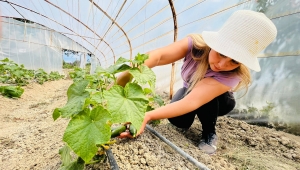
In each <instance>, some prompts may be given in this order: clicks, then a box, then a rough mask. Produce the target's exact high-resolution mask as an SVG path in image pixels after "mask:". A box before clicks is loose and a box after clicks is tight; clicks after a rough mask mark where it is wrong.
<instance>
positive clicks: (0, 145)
mask: <svg viewBox="0 0 300 170" xmlns="http://www.w3.org/2000/svg"><path fill="white" fill-rule="evenodd" d="M71 84H72V81H71V80H59V81H53V82H46V83H44V84H43V85H39V84H35V83H31V84H29V85H28V86H26V87H24V89H25V92H24V94H23V95H22V96H21V98H19V99H9V98H5V97H3V96H0V103H1V105H0V107H1V108H0V121H1V123H0V169H5V170H16V169H20V170H23V169H43V170H47V169H49V170H55V169H59V167H60V165H61V160H60V155H59V154H58V150H59V149H60V148H61V147H62V146H63V145H64V143H63V142H62V135H63V133H64V130H65V128H66V126H67V124H68V120H67V119H62V118H59V119H58V120H56V121H53V119H52V112H53V110H54V109H55V108H57V107H62V106H63V105H64V104H65V103H66V101H67V97H66V91H67V88H68V87H69V86H70V85H71ZM151 126H152V127H153V128H154V129H155V130H156V131H157V132H159V133H160V134H161V135H163V136H164V137H165V138H167V139H168V140H170V141H171V142H173V143H174V144H175V145H176V146H178V147H180V148H181V149H182V150H184V151H185V152H186V153H188V154H189V155H190V156H192V157H193V158H195V159H196V160H197V161H199V162H201V163H203V164H205V165H206V166H207V167H208V168H210V169H216V170H222V169H224V170H228V169H229V170H230V169H272V170H285V169H286V170H300V137H299V136H295V135H291V134H288V133H285V132H281V131H276V130H274V129H269V128H265V127H259V126H255V125H249V124H247V123H245V122H243V121H240V120H235V119H232V118H230V117H220V118H219V119H218V122H217V135H218V150H217V152H216V154H214V155H207V154H205V153H203V152H202V151H201V150H199V149H198V148H197V144H198V141H199V140H200V134H201V124H200V123H199V121H198V120H197V119H195V123H194V124H193V126H192V127H191V128H190V129H189V130H188V131H187V132H184V133H183V132H180V131H178V130H176V129H175V128H174V127H172V126H171V125H170V124H169V123H168V121H167V120H161V123H160V124H159V125H156V126H154V125H151ZM111 150H112V152H113V154H114V157H115V159H116V161H117V162H118V166H119V168H120V169H122V170H129V169H130V170H131V169H134V170H135V169H153V170H156V169H157V170H161V169H163V170H164V169H174V170H175V169H176V170H177V169H178V170H179V169H180V170H181V169H197V167H196V166H195V165H193V164H192V163H190V162H189V161H187V160H186V159H184V158H183V157H182V156H181V155H179V154H178V153H177V152H175V151H174V150H173V149H172V148H171V147H170V146H168V145H167V144H166V143H164V142H162V141H161V140H160V139H158V138H157V137H156V136H155V135H153V134H152V133H151V132H149V131H148V130H145V132H144V133H143V134H142V135H140V136H139V137H137V138H135V139H117V142H116V144H114V145H112V146H111ZM86 169H91V170H94V169H110V166H109V163H108V161H107V162H106V163H101V164H94V165H89V166H86Z"/></svg>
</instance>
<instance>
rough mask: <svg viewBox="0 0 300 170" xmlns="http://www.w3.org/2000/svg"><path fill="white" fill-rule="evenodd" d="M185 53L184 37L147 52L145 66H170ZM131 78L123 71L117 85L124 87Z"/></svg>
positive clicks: (186, 48) (186, 47)
mask: <svg viewBox="0 0 300 170" xmlns="http://www.w3.org/2000/svg"><path fill="white" fill-rule="evenodd" d="M187 52H188V38H187V37H186V38H184V39H182V40H180V41H176V42H174V43H172V44H170V45H168V46H165V47H162V48H158V49H156V50H153V51H150V52H148V53H147V54H148V55H149V58H148V59H147V60H146V61H145V65H146V66H148V67H149V68H153V67H155V66H160V65H166V64H170V63H173V62H175V61H177V60H180V59H182V58H183V57H185V55H186V54H187ZM131 78H132V77H131V75H130V74H129V72H128V71H125V72H123V73H121V74H120V75H119V76H118V78H117V84H118V85H121V86H123V87H124V86H125V85H126V83H127V82H129V81H130V80H131Z"/></svg>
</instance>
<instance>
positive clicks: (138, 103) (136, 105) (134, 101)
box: [104, 83, 148, 129]
mask: <svg viewBox="0 0 300 170" xmlns="http://www.w3.org/2000/svg"><path fill="white" fill-rule="evenodd" d="M104 97H105V99H106V100H107V107H108V110H109V111H110V113H111V114H112V121H113V123H124V122H131V123H132V124H133V125H134V126H135V127H136V128H137V129H140V127H141V125H142V122H143V120H144V115H145V111H146V108H147V104H148V99H147V98H146V96H145V95H144V93H143V89H142V88H141V86H139V85H138V84H136V83H127V84H126V86H125V88H123V87H121V86H118V85H114V86H113V87H112V88H111V89H110V90H108V91H104Z"/></svg>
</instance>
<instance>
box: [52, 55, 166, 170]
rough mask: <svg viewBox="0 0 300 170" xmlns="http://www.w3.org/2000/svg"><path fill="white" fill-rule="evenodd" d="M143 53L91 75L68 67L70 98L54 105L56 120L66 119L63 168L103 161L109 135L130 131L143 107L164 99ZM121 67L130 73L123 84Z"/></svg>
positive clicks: (138, 122)
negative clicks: (117, 81) (130, 78)
mask: <svg viewBox="0 0 300 170" xmlns="http://www.w3.org/2000/svg"><path fill="white" fill-rule="evenodd" d="M147 58H148V55H146V54H137V55H136V56H135V58H134V59H133V60H128V59H125V58H122V57H121V58H119V59H118V60H117V61H116V63H115V64H114V65H112V66H110V67H108V68H106V69H104V68H102V67H98V68H97V69H96V71H95V73H94V74H92V75H89V74H84V73H85V72H84V71H83V70H81V69H76V70H74V71H73V72H70V77H71V78H72V79H73V84H72V85H71V86H70V87H69V88H68V91H67V96H68V101H67V103H66V105H65V106H63V107H61V108H56V109H55V110H54V111H53V119H54V120H56V119H58V118H59V117H62V118H69V119H70V121H69V123H68V126H67V128H66V130H65V132H64V135H63V141H64V142H65V143H66V145H65V146H64V147H63V148H62V149H60V151H59V153H60V155H61V159H62V167H61V169H74V167H76V168H77V169H83V168H84V165H85V164H91V163H97V162H100V161H103V160H104V159H105V154H104V153H105V150H106V149H108V148H109V145H110V144H113V143H114V140H113V139H112V138H113V137H116V136H119V135H121V136H122V133H123V134H124V133H130V134H131V135H132V136H133V137H134V136H135V134H136V132H137V130H138V129H140V127H141V125H142V122H143V118H144V114H145V112H146V111H149V110H152V109H153V108H154V107H155V105H157V104H158V105H163V100H162V99H161V98H160V97H159V96H157V95H156V94H155V81H156V76H155V74H154V72H153V71H152V70H151V69H150V68H148V67H147V66H145V65H143V63H144V61H145V60H146V59H147ZM123 71H128V72H129V73H130V74H131V75H132V76H133V78H132V80H131V81H130V82H129V83H127V84H126V86H125V87H122V86H119V85H117V84H116V79H117V76H116V75H117V74H118V73H120V72H123ZM73 152H74V153H75V154H76V156H75V158H72V156H71V155H72V153H73Z"/></svg>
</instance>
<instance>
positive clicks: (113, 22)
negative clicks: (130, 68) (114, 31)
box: [89, 0, 132, 59]
mask: <svg viewBox="0 0 300 170" xmlns="http://www.w3.org/2000/svg"><path fill="white" fill-rule="evenodd" d="M89 1H90V2H91V3H92V4H93V5H94V6H95V7H96V8H98V9H99V10H100V11H101V12H102V13H103V14H104V15H105V16H106V17H107V18H108V19H110V20H111V21H112V24H115V25H116V26H117V27H118V28H119V29H120V30H121V31H122V32H123V34H124V35H125V37H126V39H127V41H128V45H129V50H130V59H132V47H131V42H130V40H129V38H128V36H127V34H126V32H125V31H124V30H123V28H122V27H121V26H120V25H119V24H118V23H117V22H116V21H115V20H114V19H112V18H111V17H110V16H109V15H108V14H107V13H106V12H105V11H104V10H103V9H102V8H100V6H99V5H97V4H96V3H95V2H94V1H92V0H89Z"/></svg>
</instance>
